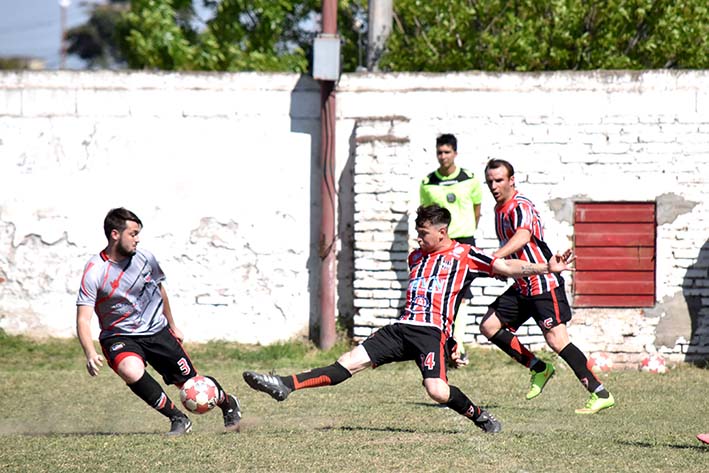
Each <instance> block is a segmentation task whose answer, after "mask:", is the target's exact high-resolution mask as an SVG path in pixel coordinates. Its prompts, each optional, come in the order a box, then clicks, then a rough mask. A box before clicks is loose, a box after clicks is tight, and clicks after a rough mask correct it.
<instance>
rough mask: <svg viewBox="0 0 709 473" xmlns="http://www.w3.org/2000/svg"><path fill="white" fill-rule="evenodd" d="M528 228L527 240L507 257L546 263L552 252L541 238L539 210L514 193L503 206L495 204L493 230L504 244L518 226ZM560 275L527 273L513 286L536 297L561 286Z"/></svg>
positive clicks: (541, 229) (516, 280) (525, 293)
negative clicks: (530, 274) (528, 238)
mask: <svg viewBox="0 0 709 473" xmlns="http://www.w3.org/2000/svg"><path fill="white" fill-rule="evenodd" d="M521 228H523V229H526V230H529V232H530V233H531V237H530V240H529V243H527V244H526V245H525V246H524V247H522V248H521V249H520V250H519V251H517V252H516V253H513V254H511V255H509V256H508V257H507V258H508V259H519V260H522V261H529V262H530V263H546V262H547V261H549V258H551V256H552V255H553V253H552V251H551V250H550V249H549V246H548V245H547V244H546V242H545V241H544V228H543V225H542V219H541V217H540V215H539V212H538V211H537V209H536V208H535V207H534V204H533V203H532V201H531V200H529V199H528V198H526V197H524V196H523V195H521V194H520V193H519V192H515V194H514V195H513V196H512V199H510V200H509V201H507V203H505V204H504V205H502V206H495V233H497V239H498V240H499V241H500V247H502V246H504V245H505V244H506V243H507V242H508V241H509V240H510V238H512V236H513V235H514V234H515V233H516V232H517V230H519V229H521ZM561 282H562V279H561V275H559V274H556V273H551V274H541V275H536V276H527V277H523V278H517V279H515V286H516V288H517V290H518V291H519V292H520V294H523V295H525V296H537V295H539V294H543V293H546V292H549V291H551V290H552V289H554V288H556V287H558V286H559V285H561Z"/></svg>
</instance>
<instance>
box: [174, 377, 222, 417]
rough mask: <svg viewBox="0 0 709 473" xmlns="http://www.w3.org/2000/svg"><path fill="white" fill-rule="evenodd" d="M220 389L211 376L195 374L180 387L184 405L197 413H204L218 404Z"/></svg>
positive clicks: (181, 399)
mask: <svg viewBox="0 0 709 473" xmlns="http://www.w3.org/2000/svg"><path fill="white" fill-rule="evenodd" d="M218 397H219V389H217V385H216V384H214V381H212V380H211V379H209V378H206V377H204V376H195V377H193V378H190V379H188V380H187V381H185V384H183V385H182V389H180V401H182V405H183V406H185V408H186V409H187V410H188V411H190V412H194V413H195V414H204V413H205V412H208V411H210V410H212V409H214V406H216V405H217V401H218V400H219V399H218Z"/></svg>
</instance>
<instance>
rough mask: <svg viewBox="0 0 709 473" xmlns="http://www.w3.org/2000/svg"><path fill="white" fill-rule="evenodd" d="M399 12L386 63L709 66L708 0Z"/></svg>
mask: <svg viewBox="0 0 709 473" xmlns="http://www.w3.org/2000/svg"><path fill="white" fill-rule="evenodd" d="M394 15H395V19H394V27H393V32H392V35H391V37H390V39H389V43H388V47H387V52H386V53H385V56H384V57H383V59H382V62H381V64H380V67H381V68H382V69H385V70H392V71H432V72H436V71H460V70H471V69H472V70H485V71H547V70H588V69H656V68H668V67H677V68H706V67H709V49H707V48H706V46H705V45H704V38H705V37H706V36H707V34H708V33H709V4H707V2H706V0H685V1H682V2H677V1H675V0H544V1H540V0H396V1H395V7H394Z"/></svg>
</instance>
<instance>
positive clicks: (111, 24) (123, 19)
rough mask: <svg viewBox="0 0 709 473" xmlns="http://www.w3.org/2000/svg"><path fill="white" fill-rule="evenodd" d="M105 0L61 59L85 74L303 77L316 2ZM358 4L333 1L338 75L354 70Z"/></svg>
mask: <svg viewBox="0 0 709 473" xmlns="http://www.w3.org/2000/svg"><path fill="white" fill-rule="evenodd" d="M202 5H203V6H204V7H205V9H206V10H207V11H209V12H210V14H209V15H208V16H209V18H208V19H207V20H206V21H200V19H198V18H197V16H196V13H195V9H194V8H193V3H192V0H132V1H129V0H111V1H110V3H109V4H107V5H94V6H92V7H91V8H92V10H91V12H90V18H89V21H88V22H87V23H86V24H84V25H81V26H79V27H77V28H74V29H72V30H71V31H70V33H69V41H70V47H69V53H70V54H76V55H79V56H80V57H81V58H83V59H85V60H87V61H88V62H89V64H90V66H92V67H106V66H114V67H115V66H118V67H120V66H122V65H123V66H125V65H127V66H128V67H130V68H134V69H146V68H147V69H163V70H210V71H239V70H256V71H292V72H301V73H304V72H308V70H309V67H310V65H311V64H310V63H311V56H312V43H313V38H314V37H315V35H316V34H317V33H318V32H319V30H320V23H319V21H320V13H321V10H322V3H321V1H320V0H221V1H215V0H202ZM366 11H367V2H366V0H339V3H338V28H339V29H340V32H341V36H342V52H343V68H344V69H345V70H354V69H355V68H356V67H357V52H358V49H357V39H358V36H357V33H356V32H354V31H353V24H354V19H355V18H360V19H361V18H365V19H366Z"/></svg>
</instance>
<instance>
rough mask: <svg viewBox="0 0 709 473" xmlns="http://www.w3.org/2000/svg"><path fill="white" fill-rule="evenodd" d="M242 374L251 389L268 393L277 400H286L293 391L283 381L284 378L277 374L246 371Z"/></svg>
mask: <svg viewBox="0 0 709 473" xmlns="http://www.w3.org/2000/svg"><path fill="white" fill-rule="evenodd" d="M242 376H243V377H244V381H246V384H248V385H249V387H251V389H255V390H256V391H261V392H262V393H266V394H268V395H269V396H271V397H272V398H273V399H275V400H276V401H285V400H286V398H287V397H288V395H289V394H290V393H291V391H292V390H291V389H290V388H288V386H286V385H285V384H284V383H283V378H281V377H280V376H278V375H275V374H266V373H256V372H255V371H244V372H243V373H242Z"/></svg>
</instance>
